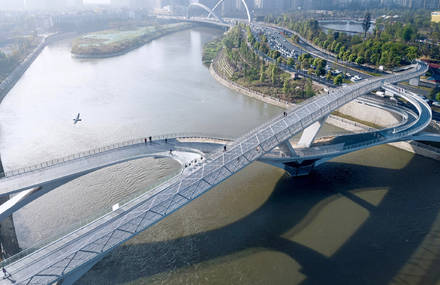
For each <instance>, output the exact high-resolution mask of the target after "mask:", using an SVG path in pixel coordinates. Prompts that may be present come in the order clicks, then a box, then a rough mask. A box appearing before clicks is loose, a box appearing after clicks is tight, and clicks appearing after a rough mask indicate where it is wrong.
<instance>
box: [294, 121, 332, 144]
mask: <svg viewBox="0 0 440 285" xmlns="http://www.w3.org/2000/svg"><path fill="white" fill-rule="evenodd" d="M326 120H327V117H325V118H322V119H321V120H319V121H317V122H315V123H314V124H313V125H311V126H310V127H308V128H305V129H304V131H303V133H302V135H301V139H300V140H299V142H298V146H299V147H310V146H311V145H312V143H313V141H314V140H315V138H316V136H317V135H318V133H319V131H320V130H321V128H322V126H323V125H324V123H325V121H326Z"/></svg>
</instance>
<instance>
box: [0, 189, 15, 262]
mask: <svg viewBox="0 0 440 285" xmlns="http://www.w3.org/2000/svg"><path fill="white" fill-rule="evenodd" d="M8 200H9V196H3V197H0V204H3V203H5V202H6V201H8ZM0 246H1V258H2V259H6V258H8V257H11V256H13V255H15V254H17V253H19V252H20V247H19V245H18V239H17V234H16V232H15V226H14V220H13V217H12V215H10V216H9V217H7V218H6V219H4V220H2V221H1V222H0Z"/></svg>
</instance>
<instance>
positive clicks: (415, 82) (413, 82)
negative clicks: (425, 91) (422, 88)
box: [409, 77, 420, 86]
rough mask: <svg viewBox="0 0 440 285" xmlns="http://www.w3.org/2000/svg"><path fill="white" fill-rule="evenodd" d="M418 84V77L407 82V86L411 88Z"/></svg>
mask: <svg viewBox="0 0 440 285" xmlns="http://www.w3.org/2000/svg"><path fill="white" fill-rule="evenodd" d="M419 83H420V77H416V78H412V79H410V80H409V85H412V86H419Z"/></svg>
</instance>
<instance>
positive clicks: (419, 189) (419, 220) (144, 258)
mask: <svg viewBox="0 0 440 285" xmlns="http://www.w3.org/2000/svg"><path fill="white" fill-rule="evenodd" d="M420 160H422V162H420ZM422 165H423V167H421V166H422ZM439 168H440V167H439V163H438V162H435V161H433V160H428V159H424V158H420V157H417V159H412V160H411V161H410V162H409V163H408V164H407V165H406V166H405V168H403V169H399V170H395V169H388V168H380V167H370V166H361V165H355V164H347V163H342V162H330V163H327V164H325V165H323V166H321V167H320V168H318V169H316V170H315V171H314V172H313V173H312V174H311V175H310V176H307V177H299V178H288V177H286V176H283V177H282V178H281V179H280V180H279V181H278V183H277V185H276V187H275V189H274V190H273V192H272V194H271V196H270V197H269V198H268V199H267V200H266V201H265V203H264V204H263V205H261V207H259V208H258V209H256V210H255V211H254V212H252V213H250V214H248V215H247V216H245V217H244V218H242V219H240V220H238V221H236V222H233V223H231V224H229V225H226V226H224V227H220V228H218V229H215V230H211V231H207V232H202V233H197V234H194V235H190V236H185V237H182V238H177V239H174V240H169V241H161V242H146V243H141V244H130V243H127V244H125V245H123V246H121V247H120V248H118V249H116V250H115V251H114V252H112V253H111V254H110V255H109V256H107V257H105V258H104V259H103V260H102V261H101V262H100V263H98V264H97V265H95V267H94V268H93V269H92V270H91V272H90V273H88V274H87V275H85V276H84V277H83V278H82V279H80V280H79V281H78V284H97V283H100V282H101V281H100V282H97V281H96V279H95V278H96V277H97V276H100V277H99V279H100V280H102V278H104V279H105V283H107V284H121V283H126V282H130V281H135V280H138V279H140V278H150V277H153V276H154V275H156V274H158V273H166V272H171V271H174V270H176V269H179V268H184V267H187V266H191V265H196V264H199V263H201V262H205V261H212V260H214V259H217V258H222V257H228V256H229V255H232V254H238V253H240V252H243V251H245V250H249V249H255V250H258V249H267V250H273V251H278V252H281V253H284V254H286V255H287V256H289V257H290V258H292V259H294V260H295V261H296V262H297V263H298V264H299V265H300V266H301V274H303V275H304V276H305V280H304V281H302V283H301V284H389V283H391V281H393V278H395V276H396V275H397V273H399V271H401V269H402V268H403V266H404V265H405V264H407V263H408V262H409V260H410V258H411V256H412V255H413V254H414V252H415V251H416V250H417V249H418V248H419V247H420V245H421V243H422V242H423V240H424V239H425V237H426V236H427V234H428V233H429V232H430V231H431V230H432V226H433V223H434V221H435V219H436V218H437V215H438V214H439V209H440V188H439V187H435V186H434V185H436V183H437V186H438V178H439V177H440V176H439V175H438V173H439V172H438V169H439ZM433 169H434V170H433ZM432 171H437V173H433V172H432ZM428 172H429V175H428ZM425 174H427V175H425ZM436 180H437V181H436ZM369 188H370V189H374V188H381V189H388V192H387V193H386V195H385V196H384V198H383V199H382V201H381V202H380V203H379V204H377V206H376V205H374V204H371V203H370V202H368V201H367V200H364V199H362V198H360V196H359V195H357V191H356V189H369ZM214 191H215V190H214ZM234 191H240V190H239V189H235V190H234ZM341 197H345V198H348V199H350V201H351V202H353V203H356V204H357V205H359V206H360V207H362V208H364V209H365V210H367V211H368V212H369V216H368V218H367V219H366V220H365V221H364V222H363V223H361V224H360V225H359V228H357V230H356V231H355V232H354V233H353V235H352V236H351V237H349V238H348V239H347V240H345V242H344V243H343V244H342V245H341V246H340V247H339V248H338V249H337V251H336V252H335V253H334V254H333V255H331V256H330V257H327V256H325V255H323V254H321V253H319V252H318V251H317V250H315V249H313V248H310V247H307V246H304V245H302V244H300V243H299V242H294V241H292V240H291V239H287V238H285V237H283V236H284V235H285V234H286V232H289V231H291V230H292V229H293V228H294V227H295V226H298V225H300V224H301V225H302V224H306V225H307V224H308V223H309V222H311V221H309V219H310V217H312V218H311V219H312V220H313V216H314V215H316V214H318V213H319V212H320V210H321V209H322V208H323V207H325V205H327V204H328V203H329V202H331V201H334V200H335V199H338V198H341ZM347 215H350V213H347ZM306 217H307V219H305V218H306ZM341 226H342V227H343V226H344V225H335V229H337V228H341ZM300 230H301V229H299V231H300ZM431 234H432V232H431ZM437 234H438V236H439V237H440V232H438V233H437ZM330 236H331V235H330ZM436 246H437V247H440V241H439V242H438V244H437V245H436ZM121 256H124V258H122V259H121ZM439 257H440V256H437V259H438V258H439ZM121 260H122V261H121ZM438 265H439V264H432V265H431V267H429V266H428V267H427V268H425V270H424V273H422V275H427V276H429V278H428V279H427V278H425V279H423V284H435V282H436V281H437V280H438V279H437V278H438V277H439V276H434V275H435V272H437V270H436V268H435V267H436V266H438ZM437 269H438V268H437ZM437 274H438V273H437ZM102 276H107V277H102ZM226 283H227V282H226ZM409 283H410V284H414V283H411V282H409ZM201 284H203V282H202V283H201ZM286 284H290V283H289V282H286Z"/></svg>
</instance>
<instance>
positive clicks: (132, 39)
mask: <svg viewBox="0 0 440 285" xmlns="http://www.w3.org/2000/svg"><path fill="white" fill-rule="evenodd" d="M191 27H193V24H189V23H177V24H169V25H162V26H158V27H156V26H147V27H143V28H137V29H132V30H118V31H115V30H106V31H101V32H97V33H92V34H87V35H84V36H82V37H81V38H78V39H76V40H75V41H74V43H73V46H72V55H73V56H74V57H77V58H108V57H115V56H120V55H123V54H126V53H128V52H130V51H132V50H135V49H137V48H140V47H141V46H143V45H145V44H147V43H149V42H151V41H153V40H155V39H158V38H160V37H163V36H165V35H168V34H170V33H174V32H178V31H182V30H185V29H189V28H191Z"/></svg>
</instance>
